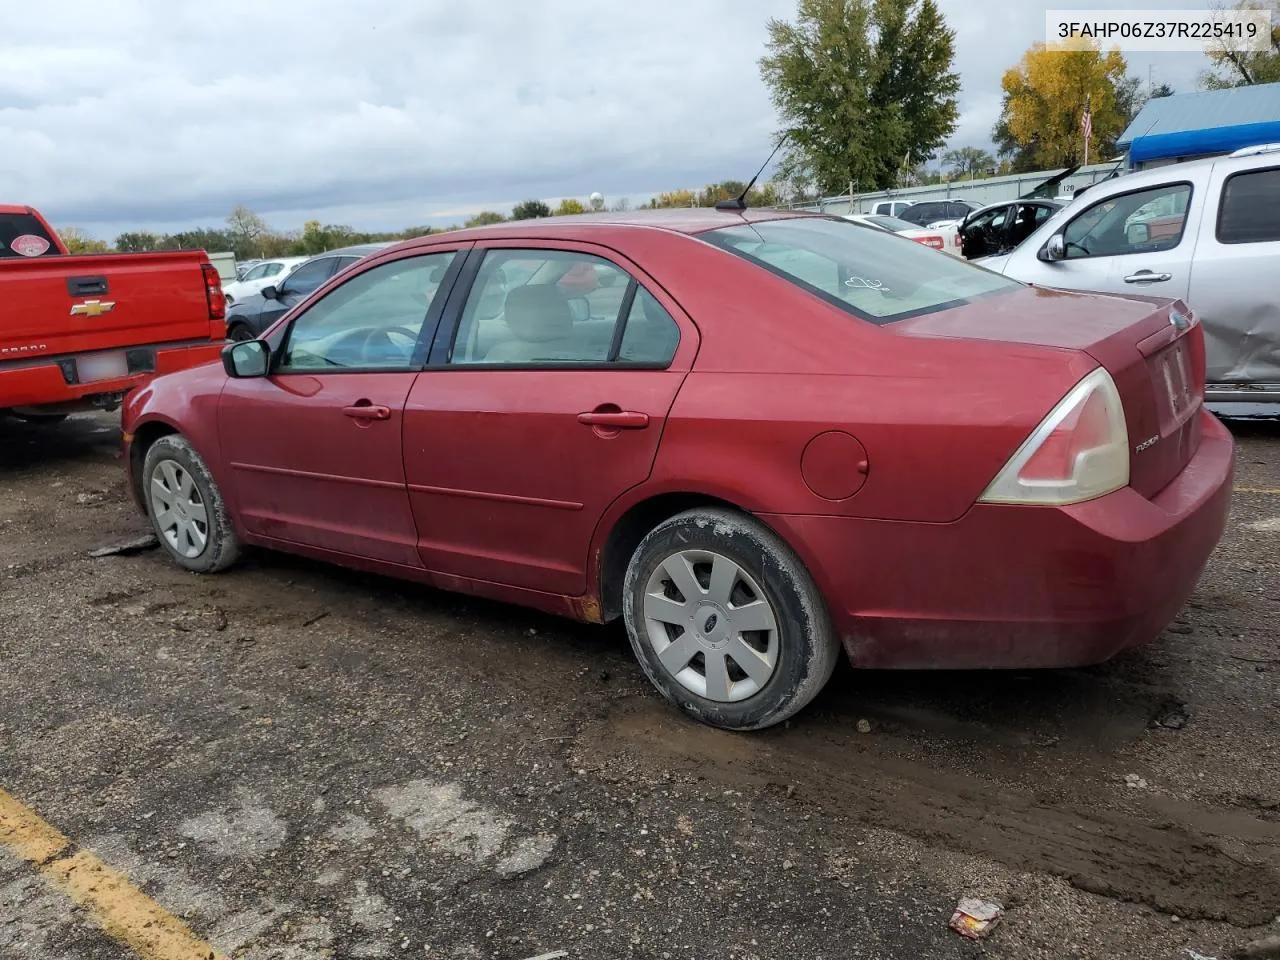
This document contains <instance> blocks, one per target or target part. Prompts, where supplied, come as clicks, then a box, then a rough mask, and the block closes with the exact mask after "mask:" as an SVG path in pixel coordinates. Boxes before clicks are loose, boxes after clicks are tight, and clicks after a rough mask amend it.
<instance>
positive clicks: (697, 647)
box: [644, 550, 778, 703]
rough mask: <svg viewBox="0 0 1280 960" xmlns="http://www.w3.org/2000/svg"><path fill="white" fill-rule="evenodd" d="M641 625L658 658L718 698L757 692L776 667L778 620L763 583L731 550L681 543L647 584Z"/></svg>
mask: <svg viewBox="0 0 1280 960" xmlns="http://www.w3.org/2000/svg"><path fill="white" fill-rule="evenodd" d="M644 629H645V635H646V637H647V638H648V641H649V644H650V645H651V646H652V647H653V651H654V653H656V654H657V656H658V661H659V662H660V663H661V664H662V665H663V667H665V668H666V670H667V672H668V673H670V674H671V675H672V676H673V677H675V679H676V681H677V682H678V683H679V684H680V685H681V686H682V687H684V688H685V689H686V690H689V691H690V692H692V693H696V694H697V695H698V696H700V697H704V698H706V699H707V700H714V701H716V702H718V703H737V702H738V701H741V700H746V699H747V698H748V697H752V696H755V695H756V694H757V693H759V692H760V691H761V690H762V689H763V688H764V686H765V684H767V683H768V682H769V678H770V677H772V676H773V673H774V671H775V670H776V669H777V667H778V620H777V617H775V616H774V613H773V608H772V607H770V606H769V601H768V600H766V599H765V595H764V591H763V590H762V589H761V588H760V586H759V585H758V584H757V583H756V582H755V580H753V579H752V578H751V575H750V574H748V573H747V572H746V571H745V570H743V569H742V568H741V567H740V566H738V565H737V564H736V563H734V562H733V561H732V560H730V559H729V558H728V557H725V556H721V555H720V554H718V553H712V552H711V551H709V550H682V551H681V552H679V553H676V554H672V555H671V556H669V557H667V559H666V560H664V561H662V563H660V564H659V565H658V568H657V569H656V570H654V572H653V575H652V576H651V577H649V582H648V584H646V586H645V591H644Z"/></svg>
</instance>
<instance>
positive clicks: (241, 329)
mask: <svg viewBox="0 0 1280 960" xmlns="http://www.w3.org/2000/svg"><path fill="white" fill-rule="evenodd" d="M227 339H228V340H234V341H236V342H237V343H239V342H242V341H244V340H252V339H253V332H252V331H251V330H250V329H249V328H248V327H247V326H246V325H245V324H243V323H237V324H235V325H234V326H231V327H229V328H228V329H227Z"/></svg>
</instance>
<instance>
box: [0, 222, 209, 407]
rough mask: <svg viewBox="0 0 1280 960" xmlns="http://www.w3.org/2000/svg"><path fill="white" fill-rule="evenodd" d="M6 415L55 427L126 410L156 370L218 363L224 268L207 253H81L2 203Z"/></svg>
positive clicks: (0, 346) (1, 353)
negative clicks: (127, 398)
mask: <svg viewBox="0 0 1280 960" xmlns="http://www.w3.org/2000/svg"><path fill="white" fill-rule="evenodd" d="M0 303H2V304H3V309H2V310H0V413H7V414H9V415H10V416H16V417H19V418H21V419H24V420H28V421H34V422H41V423H50V422H54V421H58V420H62V419H63V418H65V417H66V416H67V414H69V413H74V412H76V411H79V410H90V409H98V410H115V409H117V408H118V407H119V406H120V402H121V400H122V399H123V397H124V395H125V394H126V393H127V392H128V391H129V390H131V389H133V388H134V387H136V386H137V385H138V384H140V383H142V382H143V381H144V380H145V379H146V378H148V377H150V376H152V375H153V374H156V373H170V372H172V371H174V370H182V369H185V368H186V367H190V366H195V365H198V364H201V363H208V362H209V361H210V360H216V359H217V358H218V351H219V350H220V349H221V347H222V344H223V341H224V339H225V334H226V325H225V323H224V319H223V316H224V314H223V311H224V302H223V297H222V287H221V282H220V280H219V277H218V272H217V270H216V269H215V268H214V266H213V264H211V263H210V262H209V257H208V255H207V254H206V253H205V252H204V251H203V250H178V251H171V252H163V253H113V254H91V255H87V256H70V255H68V253H67V247H66V245H65V244H64V243H63V242H62V239H61V238H60V237H59V236H58V234H57V233H56V232H55V231H54V229H53V228H52V227H51V226H49V224H48V222H47V221H46V220H45V219H44V217H43V216H41V215H40V212H39V211H37V210H35V209H33V208H32V207H26V206H0Z"/></svg>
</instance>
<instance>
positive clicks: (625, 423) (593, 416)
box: [578, 410, 649, 430]
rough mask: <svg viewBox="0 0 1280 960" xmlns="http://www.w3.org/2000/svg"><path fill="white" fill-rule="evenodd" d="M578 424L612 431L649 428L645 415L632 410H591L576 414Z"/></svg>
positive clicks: (647, 416)
mask: <svg viewBox="0 0 1280 960" xmlns="http://www.w3.org/2000/svg"><path fill="white" fill-rule="evenodd" d="M578 422H579V423H585V424H586V425H587V426H590V427H610V428H612V429H614V430H643V429H644V428H645V427H647V426H649V415H648V414H647V413H636V412H635V411H632V410H616V411H615V410H592V411H591V412H590V413H580V414H578Z"/></svg>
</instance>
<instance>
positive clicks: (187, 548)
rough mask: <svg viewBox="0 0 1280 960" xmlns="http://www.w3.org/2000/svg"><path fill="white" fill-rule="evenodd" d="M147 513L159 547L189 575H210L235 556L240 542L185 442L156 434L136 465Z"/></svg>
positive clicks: (208, 477) (214, 488)
mask: <svg viewBox="0 0 1280 960" xmlns="http://www.w3.org/2000/svg"><path fill="white" fill-rule="evenodd" d="M142 482H143V484H144V486H143V495H144V499H145V500H146V504H147V515H148V516H149V517H150V518H151V526H152V528H153V529H154V530H155V533H156V537H157V539H159V541H160V545H161V546H162V547H164V549H165V551H166V552H167V553H168V554H169V556H170V557H172V558H173V560H175V561H176V562H177V563H178V564H179V565H181V566H183V567H186V568H187V569H188V570H191V571H194V572H195V573H216V572H217V571H219V570H225V569H226V568H227V567H229V566H231V565H232V564H233V563H235V562H236V560H237V559H239V556H240V541H239V539H238V538H237V537H236V533H235V530H234V528H233V527H232V525H231V518H230V516H229V515H228V514H227V508H226V504H225V503H224V502H223V499H222V494H221V492H220V491H219V490H218V486H217V484H216V483H214V481H213V477H212V476H211V475H210V473H209V468H208V467H207V466H205V462H204V461H203V460H202V459H201V458H200V455H199V454H198V453H196V451H195V448H194V447H192V446H191V444H190V443H188V442H187V440H186V439H185V438H183V437H181V436H179V435H177V434H170V435H169V436H165V437H161V438H160V439H159V440H157V441H156V442H155V443H153V444H152V445H151V448H150V449H149V450H147V455H146V458H145V459H144V461H143V467H142Z"/></svg>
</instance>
